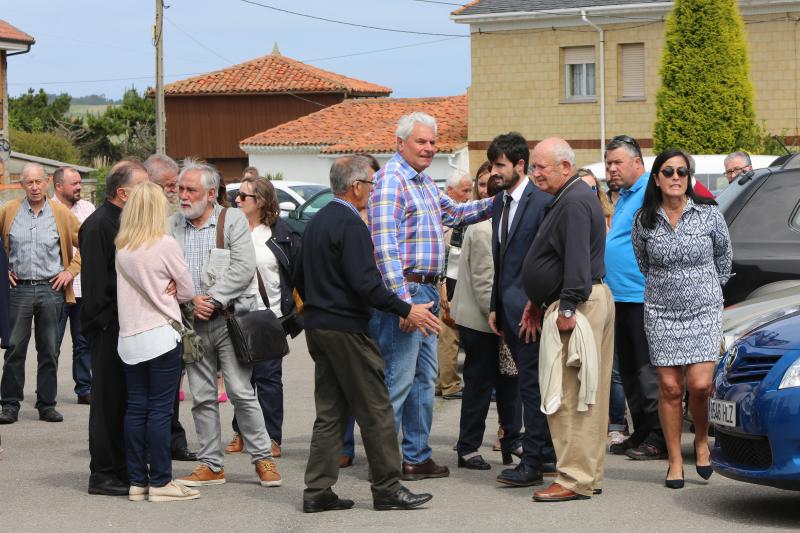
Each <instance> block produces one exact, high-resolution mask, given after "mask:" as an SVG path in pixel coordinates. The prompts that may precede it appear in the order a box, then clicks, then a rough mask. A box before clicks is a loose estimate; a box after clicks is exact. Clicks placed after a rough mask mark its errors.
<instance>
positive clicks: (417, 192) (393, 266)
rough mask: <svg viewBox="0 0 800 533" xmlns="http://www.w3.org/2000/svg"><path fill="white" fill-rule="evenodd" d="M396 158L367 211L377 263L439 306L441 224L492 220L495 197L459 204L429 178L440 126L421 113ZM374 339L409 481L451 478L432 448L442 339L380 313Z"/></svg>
mask: <svg viewBox="0 0 800 533" xmlns="http://www.w3.org/2000/svg"><path fill="white" fill-rule="evenodd" d="M396 134H397V153H395V154H394V156H393V157H392V158H391V159H389V161H388V162H387V163H386V165H385V166H384V167H383V168H382V169H381V170H380V171H378V172H377V173H376V174H375V181H376V187H375V191H374V192H373V194H372V198H371V199H370V203H369V206H368V208H367V214H368V220H369V226H370V231H371V233H372V241H373V243H374V244H375V257H376V260H377V263H378V268H379V269H380V271H381V274H382V275H383V280H384V283H386V286H387V287H388V288H389V289H390V290H392V291H393V292H394V293H395V294H397V296H399V297H400V298H401V299H403V300H405V301H406V302H408V303H426V302H430V301H433V302H435V306H434V308H432V309H431V311H432V312H433V313H438V311H439V309H438V302H439V291H438V288H437V285H438V284H439V283H440V282H442V281H443V279H444V268H445V242H444V232H443V227H442V225H443V224H445V225H447V226H452V227H457V226H463V225H468V224H472V223H475V222H480V221H481V220H484V219H487V218H489V217H490V216H491V214H492V203H493V201H494V200H493V198H487V199H485V200H479V201H476V202H467V203H463V204H458V203H456V202H455V201H453V200H452V199H451V198H450V197H448V196H447V195H445V194H443V193H442V192H441V191H440V190H439V189H438V187H437V186H436V184H435V183H434V181H433V179H432V178H431V177H430V176H428V175H427V174H425V172H424V171H425V169H427V168H428V167H429V166H430V164H431V162H432V161H433V157H434V155H435V154H436V120H435V119H434V118H433V117H431V116H430V115H427V114H425V113H420V112H415V113H411V114H409V115H406V116H403V117H401V118H400V120H399V121H398V124H397V130H396ZM370 334H371V335H372V336H373V337H374V338H375V339H376V340H377V341H378V344H379V346H380V348H381V354H382V355H383V358H384V360H385V361H386V370H385V379H386V385H387V387H388V389H389V398H390V400H391V402H392V407H393V408H394V416H395V427H396V428H397V430H398V431H400V430H401V429H402V431H403V443H402V448H403V479H404V480H407V481H413V480H418V479H424V478H430V477H446V476H448V475H449V474H450V471H449V470H448V468H447V467H446V466H439V465H437V464H436V463H435V462H434V461H433V459H431V448H430V446H429V445H428V437H429V436H430V429H431V422H432V419H433V402H434V383H435V381H436V375H437V366H438V364H437V357H436V337H435V336H433V335H430V336H426V335H425V333H424V332H421V331H418V330H416V329H415V328H413V327H411V326H410V325H409V324H408V323H407V321H406V320H405V319H402V318H400V319H398V317H397V316H395V315H392V314H390V313H385V312H382V311H375V312H374V314H373V318H372V320H371V321H370Z"/></svg>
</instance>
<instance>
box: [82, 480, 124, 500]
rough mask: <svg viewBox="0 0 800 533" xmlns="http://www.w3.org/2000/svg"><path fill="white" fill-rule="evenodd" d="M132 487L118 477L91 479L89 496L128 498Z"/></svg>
mask: <svg viewBox="0 0 800 533" xmlns="http://www.w3.org/2000/svg"><path fill="white" fill-rule="evenodd" d="M129 490H130V486H129V485H128V484H127V483H123V482H122V481H120V480H119V479H117V478H116V477H100V476H97V477H93V476H92V477H90V478H89V494H96V495H99V496H127V495H128V491H129Z"/></svg>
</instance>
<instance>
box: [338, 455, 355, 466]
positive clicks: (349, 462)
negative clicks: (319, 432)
mask: <svg viewBox="0 0 800 533" xmlns="http://www.w3.org/2000/svg"><path fill="white" fill-rule="evenodd" d="M348 466H353V458H352V457H350V456H349V455H340V456H339V468H347V467H348Z"/></svg>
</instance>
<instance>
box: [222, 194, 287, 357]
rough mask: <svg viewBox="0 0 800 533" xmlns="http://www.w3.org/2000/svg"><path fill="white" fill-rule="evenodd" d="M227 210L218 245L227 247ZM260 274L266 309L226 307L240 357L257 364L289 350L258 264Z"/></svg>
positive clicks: (223, 213) (261, 293)
mask: <svg viewBox="0 0 800 533" xmlns="http://www.w3.org/2000/svg"><path fill="white" fill-rule="evenodd" d="M227 210H228V208H227V207H226V208H224V209H223V210H222V212H221V213H220V215H219V220H218V221H217V248H224V247H225V237H224V230H225V213H226V211H227ZM256 276H257V277H258V292H259V294H260V295H261V299H262V300H263V301H264V305H266V306H267V308H266V309H264V310H263V311H259V310H257V311H250V312H249V313H247V314H245V315H242V316H236V315H235V314H234V313H233V310H232V309H231V308H226V309H223V310H222V315H223V316H224V317H225V325H226V326H227V327H228V336H229V337H230V338H231V344H233V351H234V352H235V353H236V359H237V360H238V361H239V362H240V363H241V364H243V365H255V364H257V363H261V362H262V361H270V360H272V359H280V358H281V357H283V356H284V355H286V354H287V353H289V343H288V342H287V341H286V333H285V332H284V331H283V326H282V325H281V322H280V320H278V317H276V316H275V313H273V312H272V311H271V310H270V309H269V299H268V298H267V290H266V288H265V287H264V281H263V280H262V279H261V273H260V272H259V271H258V266H257V265H256Z"/></svg>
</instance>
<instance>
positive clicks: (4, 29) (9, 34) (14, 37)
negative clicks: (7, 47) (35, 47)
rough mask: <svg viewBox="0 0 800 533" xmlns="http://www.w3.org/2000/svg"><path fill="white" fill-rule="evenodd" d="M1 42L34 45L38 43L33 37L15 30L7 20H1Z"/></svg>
mask: <svg viewBox="0 0 800 533" xmlns="http://www.w3.org/2000/svg"><path fill="white" fill-rule="evenodd" d="M0 41H14V42H18V43H25V44H33V43H35V42H36V40H35V39H34V38H33V37H31V36H30V35H28V34H27V33H25V32H24V31H22V30H20V29H18V28H15V27H14V26H12V25H11V24H9V23H8V22H6V21H5V20H0Z"/></svg>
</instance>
